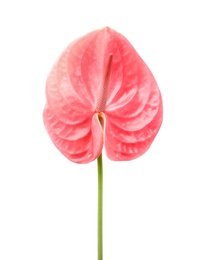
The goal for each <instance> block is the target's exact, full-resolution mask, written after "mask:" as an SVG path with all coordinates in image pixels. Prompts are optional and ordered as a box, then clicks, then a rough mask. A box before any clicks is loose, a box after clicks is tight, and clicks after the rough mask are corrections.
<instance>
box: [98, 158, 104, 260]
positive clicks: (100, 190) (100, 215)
mask: <svg viewBox="0 0 208 260" xmlns="http://www.w3.org/2000/svg"><path fill="white" fill-rule="evenodd" d="M97 166H98V260H103V162H102V153H101V154H100V156H99V157H98V159H97Z"/></svg>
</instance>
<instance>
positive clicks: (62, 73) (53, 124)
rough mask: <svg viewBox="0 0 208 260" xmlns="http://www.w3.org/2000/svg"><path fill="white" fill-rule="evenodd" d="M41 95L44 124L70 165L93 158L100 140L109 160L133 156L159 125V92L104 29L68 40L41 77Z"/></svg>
mask: <svg viewBox="0 0 208 260" xmlns="http://www.w3.org/2000/svg"><path fill="white" fill-rule="evenodd" d="M46 97H47V103H46V106H45V109H44V114H43V118H44V123H45V127H46V129H47V131H48V133H49V135H50V138H51V140H52V141H53V143H54V144H55V146H56V147H57V148H58V149H59V150H60V152H61V153H62V154H64V155H65V156H66V157H67V158H68V159H69V160H71V161H73V162H76V163H89V162H91V161H93V160H94V159H96V158H97V157H98V156H99V155H100V153H101V152H102V148H103V144H105V150H106V155H107V156H108V157H109V158H110V159H111V160H118V161H119V160H132V159H135V158H137V157H139V156H141V155H142V154H143V153H144V152H146V151H147V149H148V148H149V147H150V145H151V143H152V141H153V140H154V138H155V136H156V134H157V133H158V130H159V128H160V125H161V123H162V99H161V94H160V91H159V89H158V86H157V83H156V81H155V79H154V77H153V75H152V73H151V71H150V70H149V68H148V67H147V65H146V64H145V63H144V61H143V60H142V59H141V57H140V56H139V55H138V54H137V52H136V51H135V49H134V48H133V47H132V45H131V44H130V43H129V42H128V40H127V39H126V38H125V37H124V36H123V35H121V34H120V33H118V32H116V31H114V30H112V29H111V28H109V27H105V28H103V29H101V30H96V31H93V32H91V33H89V34H87V35H85V36H83V37H81V38H79V39H77V40H75V41H73V42H72V43H71V44H69V46H68V47H67V48H66V49H65V51H64V52H63V53H62V55H61V56H60V58H59V59H58V60H57V61H56V63H55V65H54V66H53V68H52V70H51V72H50V74H49V76H48V78H47V82H46ZM100 121H103V122H104V123H103V125H102V124H101V123H100Z"/></svg>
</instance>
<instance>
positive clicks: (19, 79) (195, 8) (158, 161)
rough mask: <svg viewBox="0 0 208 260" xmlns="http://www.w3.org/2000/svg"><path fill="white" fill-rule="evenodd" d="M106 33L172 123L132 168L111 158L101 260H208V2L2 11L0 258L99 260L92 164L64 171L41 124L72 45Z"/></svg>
mask: <svg viewBox="0 0 208 260" xmlns="http://www.w3.org/2000/svg"><path fill="white" fill-rule="evenodd" d="M106 25H108V26H110V27H112V28H113V29H115V30H117V31H118V32H120V33H122V34H123V35H124V36H125V37H126V38H127V39H128V40H129V41H130V42H131V43H132V45H133V46H134V47H135V48H136V50H137V51H138V53H139V54H140V55H141V57H142V58H143V59H144V60H145V62H146V63H147V64H148V66H149V67H150V69H151V71H152V72H153V74H154V76H155V78H156V80H157V82H158V85H159V87H160V90H161V92H162V96H163V101H164V122H163V125H162V128H161V130H160V132H159V134H158V136H157V138H156V139H155V141H154V143H153V145H152V146H151V148H150V150H149V151H148V152H147V153H146V154H145V155H144V156H142V157H140V158H138V159H136V160H134V161H130V162H112V161H110V160H109V159H108V158H106V156H105V154H104V156H103V157H104V259H105V260H117V259H119V260H127V259H131V260H137V259H138V260H154V259H160V260H167V259H168V260H171V259H174V260H175V259H177V260H184V259H189V260H190V259H191V260H192V259H194V260H195V259H196V260H198V259H200V260H205V259H206V260H207V259H208V160H207V155H208V151H207V150H208V135H207V133H208V116H207V114H208V101H207V99H208V91H207V88H208V7H207V1H202V0H197V1H191V0H190V1H188V0H187V1H184V0H180V1H179V0H178V1H165V0H163V1H162V0H158V1H153V0H152V1H151V0H146V1H139V0H138V1H136V0H135V1H133V0H128V1H122V0H120V1H117V0H116V1H113V0H106V1H99V0H97V1H95V0H94V1H93V0H88V1H84V0H83V1H82V0H74V1H71V0H68V1H64V0H59V1H56V0H54V1H44V0H41V1H40V0H39V1H38V0H36V1H23V0H20V1H9V0H8V1H4V0H2V1H1V3H0V125H1V127H0V151H1V155H0V259H1V260H16V259H21V260H28V259H29V260H33V259H34V260H37V259H38V260H47V259H50V260H60V259H61V260H68V259H71V260H72V259H73V260H81V259H87V260H88V259H89V260H93V259H96V258H97V169H96V161H94V162H92V163H90V164H87V165H78V164H74V163H72V162H70V161H68V160H67V159H66V158H65V157H64V156H63V155H62V154H60V153H59V151H58V150H57V149H56V148H55V147H54V146H53V144H52V143H51V141H50V139H49V137H48V135H47V133H46V131H45V129H44V126H43V122H42V110H43V107H44V104H45V80H46V76H47V74H48V73H49V71H50V68H51V66H52V64H53V63H54V61H55V60H56V58H57V57H58V56H59V54H60V53H61V51H62V50H63V49H64V48H65V47H66V46H67V45H68V43H70V42H71V41H72V40H74V39H76V38H78V37H80V36H82V35H84V34H86V33H88V32H90V31H92V30H95V29H99V28H102V27H104V26H106Z"/></svg>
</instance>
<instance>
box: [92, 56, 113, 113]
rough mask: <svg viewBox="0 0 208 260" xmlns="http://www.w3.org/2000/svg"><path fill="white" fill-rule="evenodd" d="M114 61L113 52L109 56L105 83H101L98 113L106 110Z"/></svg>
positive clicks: (104, 78) (104, 77)
mask: <svg viewBox="0 0 208 260" xmlns="http://www.w3.org/2000/svg"><path fill="white" fill-rule="evenodd" d="M112 61H113V53H110V54H109V56H108V62H107V67H106V71H105V73H104V76H103V83H102V85H101V88H100V92H99V95H98V100H97V106H96V112H98V113H100V112H103V111H105V106H106V101H107V95H108V89H109V83H110V75H111V70H112Z"/></svg>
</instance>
